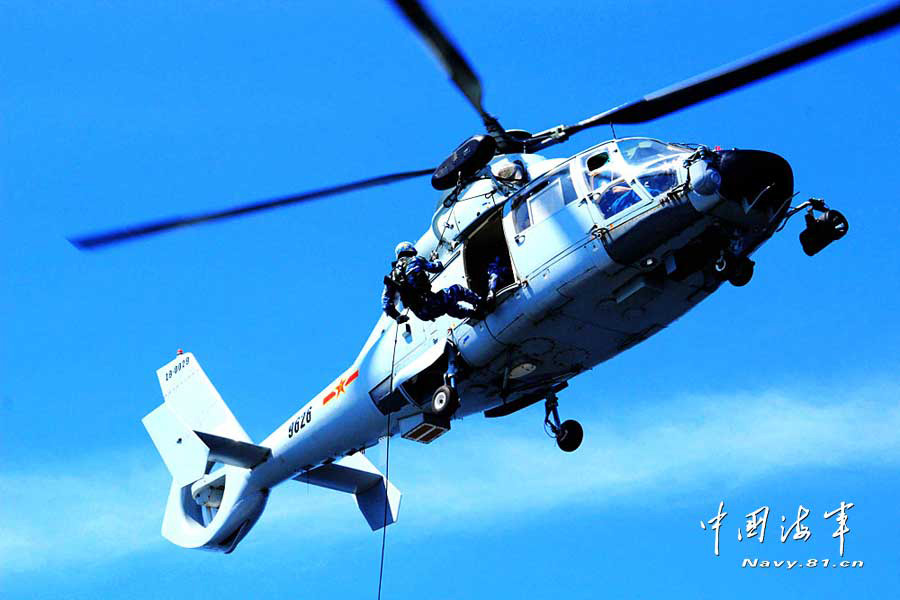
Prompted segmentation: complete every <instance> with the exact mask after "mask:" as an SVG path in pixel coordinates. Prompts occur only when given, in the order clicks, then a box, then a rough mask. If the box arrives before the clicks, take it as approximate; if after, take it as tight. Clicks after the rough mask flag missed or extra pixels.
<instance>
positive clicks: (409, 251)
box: [394, 242, 418, 258]
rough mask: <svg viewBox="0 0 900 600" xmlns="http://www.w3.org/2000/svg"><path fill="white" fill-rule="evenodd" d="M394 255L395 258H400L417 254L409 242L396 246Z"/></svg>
mask: <svg viewBox="0 0 900 600" xmlns="http://www.w3.org/2000/svg"><path fill="white" fill-rule="evenodd" d="M394 253H396V254H397V258H400V257H401V256H415V255H416V254H418V252H416V247H415V246H413V245H412V243H410V242H400V243H399V244H397V247H396V248H394Z"/></svg>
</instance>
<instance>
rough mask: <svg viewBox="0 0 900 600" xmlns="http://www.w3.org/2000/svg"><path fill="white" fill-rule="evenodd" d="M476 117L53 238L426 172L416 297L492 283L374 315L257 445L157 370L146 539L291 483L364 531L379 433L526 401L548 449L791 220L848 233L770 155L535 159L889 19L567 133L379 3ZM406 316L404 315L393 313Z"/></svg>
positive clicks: (230, 541) (821, 239)
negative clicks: (380, 159) (388, 152)
mask: <svg viewBox="0 0 900 600" xmlns="http://www.w3.org/2000/svg"><path fill="white" fill-rule="evenodd" d="M396 4H397V6H398V8H399V9H400V11H401V13H402V14H403V15H404V16H405V17H406V18H407V19H408V20H409V22H410V23H411V24H412V26H413V27H414V28H415V29H416V30H417V31H419V33H420V34H421V35H422V36H423V37H424V38H425V39H426V40H427V41H428V42H429V44H430V45H431V46H432V48H433V50H434V51H435V52H436V54H437V55H438V57H439V58H440V59H441V61H442V62H443V63H444V66H445V68H446V69H447V71H448V72H449V74H450V76H451V78H452V80H453V81H454V82H455V83H456V85H457V87H459V89H460V90H461V91H462V92H463V94H464V95H465V97H466V98H467V99H468V100H469V101H470V103H471V104H472V105H473V107H474V108H475V109H476V111H478V113H479V115H481V117H482V120H483V122H484V126H485V130H486V134H479V135H474V136H471V137H469V138H468V139H466V140H465V141H464V142H463V143H462V144H461V145H460V146H459V147H458V148H457V149H456V150H454V152H453V153H451V154H450V156H449V157H448V158H447V159H446V160H445V161H444V162H443V163H442V164H441V165H440V166H439V167H438V168H437V169H427V170H419V171H408V172H402V173H395V174H391V175H385V176H380V177H375V178H370V179H366V180H363V181H358V182H354V183H350V184H345V185H341V186H335V187H331V188H326V189H323V190H316V191H312V192H307V193H304V194H299V195H295V196H289V197H285V198H278V199H275V200H270V201H265V202H262V203H253V204H248V205H244V206H239V207H235V208H230V209H226V210H222V211H217V212H215V213H208V214H203V215H196V216H190V217H180V218H176V219H168V220H163V221H157V222H154V223H150V224H145V225H138V226H135V227H130V228H126V229H123V230H118V231H115V232H112V233H109V234H101V235H98V236H87V237H82V238H78V239H75V240H73V242H74V243H75V244H76V245H77V246H79V247H82V248H95V247H99V246H102V245H105V244H109V243H113V242H117V241H123V240H127V239H134V238H137V237H141V236H144V235H148V234H151V233H158V232H162V231H166V230H170V229H175V228H179V227H184V226H188V225H193V224H198V223H203V222H208V221H214V220H221V219H225V218H230V217H235V216H239V215H243V214H248V213H251V212H255V211H259V210H264V209H271V208H275V207H280V206H285V205H288V204H295V203H299V202H303V201H307V200H312V199H316V198H322V197H326V196H332V195H335V194H339V193H344V192H349V191H353V190H359V189H364V188H367V187H371V186H374V185H382V184H387V183H391V182H393V181H400V180H403V179H410V178H414V177H420V176H427V175H431V178H432V186H433V187H434V188H435V189H436V190H437V191H439V192H440V197H439V198H438V201H437V206H436V209H435V212H434V216H433V218H432V220H431V223H430V224H429V226H428V228H427V230H426V231H425V233H424V234H423V235H422V236H421V237H420V238H419V239H418V241H417V242H416V244H415V245H416V248H417V249H418V252H419V253H420V254H421V255H423V256H429V257H432V258H433V259H435V260H440V261H441V262H442V264H443V266H444V268H443V270H442V271H441V272H440V273H438V274H436V275H435V277H434V278H433V279H432V282H431V284H432V288H433V289H442V288H446V287H448V286H450V285H453V284H462V285H465V286H466V287H469V288H470V289H472V290H473V291H475V292H476V293H478V294H480V295H485V294H486V293H487V291H488V281H487V265H488V263H489V262H490V261H493V260H500V261H501V262H503V263H504V264H505V265H506V266H507V267H508V269H509V271H510V273H511V276H510V278H509V280H508V281H507V282H505V285H503V286H502V287H500V288H499V289H498V290H497V293H496V296H495V299H494V306H493V308H492V310H491V311H490V312H489V313H488V314H486V315H485V316H484V317H483V318H473V319H457V318H451V317H448V316H445V317H440V318H438V319H436V320H434V321H423V320H420V319H418V318H416V317H415V315H414V314H408V316H409V321H407V322H406V323H403V324H397V323H395V322H394V321H392V320H391V319H390V318H388V317H387V316H386V315H382V316H381V317H380V319H379V320H378V322H377V323H376V325H375V327H374V329H373V331H372V333H371V334H370V336H369V338H368V340H367V341H366V343H365V344H364V346H363V348H362V350H361V351H360V353H359V356H358V357H357V358H356V360H354V361H353V363H352V364H351V365H350V366H349V367H348V368H347V369H345V370H344V371H343V372H342V373H341V374H340V375H339V376H338V377H337V378H335V379H334V381H333V382H332V383H331V384H329V385H328V386H326V387H325V388H324V389H323V390H322V391H321V392H320V393H319V394H317V395H316V396H315V397H313V398H312V399H311V400H310V401H309V402H308V403H306V404H305V405H303V406H302V407H301V408H300V409H299V410H298V411H297V412H295V413H294V414H293V415H292V416H291V417H290V418H289V419H288V420H287V421H285V422H284V423H283V424H282V425H281V426H280V427H278V428H277V429H276V430H275V431H274V432H273V433H272V434H271V435H270V436H268V437H267V438H266V439H265V440H263V441H261V442H259V443H258V444H254V443H253V442H252V441H251V440H250V438H249V436H247V434H246V432H244V430H243V429H242V428H241V426H240V424H239V423H238V421H237V419H235V417H234V415H233V414H232V413H231V411H230V409H229V408H228V407H227V405H226V404H225V403H224V401H223V400H222V398H221V397H220V396H219V394H218V392H217V391H216V390H215V387H214V386H213V384H212V383H211V381H210V380H209V378H208V377H207V376H206V374H205V373H204V371H203V369H202V368H201V367H200V366H199V364H198V361H197V359H196V357H194V356H193V355H192V354H190V353H180V354H178V355H177V356H176V357H175V359H174V360H172V361H170V362H169V363H167V364H166V365H165V366H163V367H162V368H161V369H159V370H158V371H157V376H158V379H159V382H160V386H161V388H162V391H163V395H164V398H165V401H164V403H163V404H162V405H161V406H160V407H158V408H157V409H155V410H154V411H153V412H151V413H150V414H149V415H147V416H146V417H145V418H144V425H145V427H146V429H147V430H148V432H149V433H150V436H151V438H152V439H153V442H154V444H155V445H156V447H157V449H158V450H159V452H160V454H161V456H162V458H163V460H164V462H165V463H166V465H167V467H168V468H169V470H170V472H171V474H172V478H173V482H172V486H171V488H170V492H169V500H168V504H167V508H166V513H165V516H164V520H163V535H164V536H165V537H166V538H168V539H169V540H170V541H172V542H174V543H176V544H178V545H181V546H184V547H192V548H204V549H208V550H217V551H223V552H231V551H233V550H234V549H235V547H236V546H237V545H238V543H239V542H240V541H241V540H242V539H243V538H244V536H246V535H247V533H248V532H249V530H250V529H251V528H252V526H253V525H254V524H255V523H256V521H257V520H258V519H259V517H260V515H261V514H262V512H263V510H264V508H265V506H266V502H267V499H268V496H269V491H270V490H271V489H272V488H273V487H274V486H276V485H278V484H279V483H282V482H284V481H287V480H296V481H300V482H306V483H310V484H313V485H319V486H322V487H326V488H330V489H335V490H339V491H343V492H346V493H351V494H353V495H354V497H355V499H356V501H357V504H358V506H359V508H360V510H361V512H362V513H363V516H364V517H365V519H366V521H367V522H368V524H369V525H370V527H371V528H372V529H373V530H377V529H380V528H383V527H385V526H387V525H389V524H391V523H393V522H395V521H396V519H397V517H398V514H399V505H400V497H401V496H400V492H399V491H398V490H397V489H396V487H395V486H393V484H391V483H390V482H389V481H388V479H387V477H385V476H384V475H383V474H382V473H381V472H380V471H379V470H378V469H377V468H376V467H375V466H374V465H373V464H372V463H371V462H370V461H369V460H368V459H367V458H366V456H365V450H366V448H370V447H372V446H374V445H376V444H378V443H379V441H380V440H382V439H384V438H385V437H386V436H387V437H390V436H393V435H397V434H400V436H401V437H403V438H405V439H408V440H411V441H415V442H420V443H431V442H433V441H434V440H436V439H437V438H439V437H441V436H442V435H444V434H446V433H447V432H449V431H450V430H451V424H452V422H453V421H454V420H456V419H458V418H461V417H464V416H467V415H472V414H476V413H483V414H484V415H485V416H486V417H488V418H498V417H503V416H506V415H509V414H512V413H514V412H517V411H519V410H522V409H524V408H526V407H528V406H531V405H533V404H536V403H539V402H542V401H543V402H544V408H545V410H544V424H545V427H546V428H547V431H548V432H549V433H550V434H551V437H552V438H553V439H555V441H556V443H557V445H558V446H559V447H560V449H562V450H563V451H568V452H571V451H574V450H576V449H577V448H578V446H579V445H580V442H581V440H582V436H583V431H582V428H581V426H580V425H579V424H578V423H577V421H575V420H571V419H569V420H562V419H561V417H560V413H559V405H558V399H557V394H559V393H560V392H561V391H562V390H563V389H565V387H566V385H567V382H568V381H569V380H570V379H572V378H573V377H575V376H577V375H579V374H581V373H583V372H585V371H587V370H589V369H591V368H592V367H594V366H596V365H598V364H600V363H602V362H604V361H606V360H609V359H610V358H612V357H614V356H616V355H618V354H619V353H621V352H623V351H624V350H627V349H629V348H631V347H633V346H635V345H637V344H639V343H641V342H642V341H644V340H646V339H648V338H649V337H651V336H653V335H654V334H656V333H658V332H659V331H661V330H662V329H663V328H665V327H666V326H668V325H669V324H670V323H672V322H674V321H675V320H676V319H678V318H679V317H680V316H682V315H684V314H685V313H686V312H688V311H689V310H690V309H691V308H693V307H694V306H696V305H697V304H698V303H699V302H700V301H702V300H703V299H705V298H707V297H708V296H710V295H711V294H713V293H714V292H715V291H716V290H718V289H719V287H720V286H722V285H724V284H728V285H736V286H741V285H746V284H747V283H748V282H749V281H750V279H751V278H752V275H753V268H754V263H753V261H752V259H751V256H752V254H753V253H754V252H755V251H756V250H757V249H758V248H759V247H760V246H761V245H762V244H764V243H765V242H766V241H767V240H768V239H769V238H770V237H771V236H772V235H774V234H775V233H776V232H777V231H779V230H780V229H782V228H783V226H784V225H785V223H786V222H787V220H788V219H789V218H791V217H792V216H794V215H797V214H801V213H804V212H805V222H806V228H805V229H804V231H803V233H801V239H800V241H801V247H802V248H803V250H804V252H805V253H806V254H809V255H814V254H816V253H818V252H820V251H821V250H823V249H824V248H825V247H826V246H828V245H829V244H831V243H832V242H834V241H837V240H839V239H840V238H841V237H843V235H845V234H846V233H847V231H848V223H847V220H846V219H845V218H844V217H843V215H841V213H839V212H838V211H835V210H833V209H831V208H830V207H828V206H827V205H826V203H825V202H824V201H823V200H821V199H815V198H813V199H810V200H808V201H806V202H804V203H801V204H799V205H797V206H793V205H792V201H793V174H792V172H791V168H790V165H789V164H788V163H787V161H785V160H784V159H783V158H781V157H779V156H777V155H775V154H772V153H769V152H765V151H758V150H739V149H730V150H722V149H721V148H709V147H706V146H703V145H695V144H681V143H666V142H662V141H659V140H654V139H650V138H624V139H612V140H609V141H606V142H603V143H601V144H598V145H595V146H592V147H591V148H588V149H586V150H583V151H581V152H578V153H577V154H575V155H574V156H571V157H569V158H565V159H552V158H545V157H543V156H542V155H541V154H540V152H542V151H543V150H545V149H547V148H549V147H551V146H553V145H555V144H557V143H560V142H562V141H565V140H566V139H568V138H569V137H570V136H572V135H574V134H575V133H578V132H580V131H582V130H584V129H588V128H591V127H595V126H600V125H610V126H612V125H615V124H627V123H641V122H646V121H649V120H652V119H655V118H657V117H659V116H663V115H666V114H670V113H672V112H675V111H677V110H679V109H681V108H684V107H687V106H690V105H691V104H694V103H697V102H700V101H703V100H706V99H708V98H711V97H714V96H716V95H719V94H721V93H724V92H727V91H729V90H732V89H735V88H737V87H739V86H742V85H745V84H747V83H750V82H753V81H756V80H759V79H762V78H764V77H766V76H768V75H770V74H773V73H776V72H778V71H781V70H784V69H786V68H789V67H791V66H793V65H796V64H798V63H800V62H803V61H806V60H810V59H812V58H815V57H817V56H820V55H822V54H824V53H826V52H829V51H831V50H834V49H837V48H839V47H841V46H844V45H846V44H849V43H851V42H853V41H856V40H858V39H861V38H863V37H866V36H868V35H871V34H874V33H877V32H879V31H883V30H885V29H888V28H890V27H893V26H895V25H896V24H897V23H898V22H900V6H898V5H896V4H895V5H893V6H891V7H889V8H885V9H882V10H880V11H878V12H877V13H874V14H871V15H869V16H867V17H864V18H861V19H858V20H855V21H853V22H850V23H847V24H844V25H841V26H840V27H838V28H836V29H833V30H830V31H828V32H826V33H823V34H818V35H815V36H813V37H811V38H808V39H806V40H804V41H801V42H799V43H796V44H792V45H790V46H788V47H785V48H783V49H780V50H778V51H775V52H772V53H769V54H767V55H765V56H763V57H762V58H758V59H754V60H752V61H749V62H745V63H742V64H739V65H737V66H735V67H731V68H727V69H725V70H723V71H721V72H718V73H715V74H713V75H710V76H705V77H702V78H700V79H697V80H692V81H689V82H687V83H684V84H679V85H677V86H674V87H672V88H667V89H665V90H662V91H660V92H656V93H654V94H650V95H648V96H645V97H644V98H642V99H640V100H638V101H636V102H633V103H629V104H626V105H623V106H620V107H618V108H614V109H611V110H609V111H606V112H604V113H600V114H598V115H596V116H594V117H591V118H589V119H586V120H584V121H581V122H579V123H576V124H574V125H568V126H558V127H553V128H550V129H547V130H545V131H541V132H538V133H535V134H531V133H528V132H525V131H522V130H514V129H505V128H503V127H502V126H501V125H500V123H499V121H498V120H497V119H496V118H495V117H493V116H492V115H490V114H489V113H488V112H487V111H486V110H485V109H484V107H483V106H482V100H481V95H482V94H481V84H480V81H479V80H478V77H477V76H476V75H475V73H474V71H473V70H472V68H471V67H470V66H469V65H468V63H467V61H466V60H465V59H464V58H463V56H462V54H461V53H460V52H459V51H458V49H456V47H455V46H454V45H453V43H452V42H451V41H450V38H449V37H448V36H447V35H446V34H445V33H444V32H443V31H442V30H441V29H440V28H439V27H438V25H437V24H436V23H435V21H434V20H433V19H432V18H431V17H430V16H429V15H428V14H427V12H426V11H425V9H424V8H423V7H422V6H421V5H420V4H419V3H418V2H413V1H397V2H396ZM407 312H408V311H407Z"/></svg>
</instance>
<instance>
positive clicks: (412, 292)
mask: <svg viewBox="0 0 900 600" xmlns="http://www.w3.org/2000/svg"><path fill="white" fill-rule="evenodd" d="M411 260H412V259H411V257H408V256H403V257H401V258H399V259H398V260H397V262H396V263H394V268H393V269H391V274H390V280H391V283H393V285H394V287H395V288H397V292H398V293H399V294H400V300H401V301H402V302H403V305H404V306H407V307H409V308H411V309H413V311H415V309H416V308H418V307H419V306H421V305H422V303H423V302H424V301H425V298H426V297H427V296H428V295H429V294H431V280H430V279H429V278H428V273H427V272H426V271H425V269H419V270H418V272H417V273H414V274H409V273H407V268H408V267H409V263H410V262H411Z"/></svg>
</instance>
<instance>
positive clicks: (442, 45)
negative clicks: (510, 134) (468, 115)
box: [393, 0, 506, 141]
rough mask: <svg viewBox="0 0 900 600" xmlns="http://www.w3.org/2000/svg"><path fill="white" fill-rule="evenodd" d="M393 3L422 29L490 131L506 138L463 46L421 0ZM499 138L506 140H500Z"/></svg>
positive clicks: (420, 30) (420, 31) (397, 0)
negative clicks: (486, 104)
mask: <svg viewBox="0 0 900 600" xmlns="http://www.w3.org/2000/svg"><path fill="white" fill-rule="evenodd" d="M393 2H394V4H395V5H397V8H399V9H400V11H401V12H403V14H404V15H405V16H406V18H407V20H408V21H409V22H410V24H411V25H412V26H413V27H415V28H416V30H418V32H419V35H421V36H422V38H423V39H424V40H425V42H426V43H427V44H428V46H429V47H430V48H431V51H432V52H433V53H434V55H435V56H437V58H438V60H440V61H441V64H442V65H443V66H444V70H446V71H447V74H448V75H450V79H452V80H453V83H455V84H456V87H458V88H459V90H460V91H461V92H462V93H463V95H464V96H465V97H466V98H467V99H468V100H469V102H470V103H471V104H472V106H473V107H474V108H475V110H477V111H478V114H479V115H481V120H482V121H484V124H485V127H487V130H488V133H490V134H491V135H493V136H494V137H495V138H496V137H498V136H500V137H501V138H505V133H506V132H505V131H504V129H503V127H501V125H500V123H499V122H498V121H497V119H495V118H494V117H492V116H491V115H490V114H488V112H487V111H486V110H485V109H484V106H483V105H482V91H481V81H480V80H479V79H478V75H476V74H475V71H473V70H472V67H471V66H470V65H469V62H468V61H467V60H466V59H465V57H464V56H463V55H462V53H461V52H460V51H459V49H457V47H456V46H455V45H454V44H453V42H451V41H450V38H449V37H448V36H447V34H446V33H444V31H443V30H441V28H440V27H438V24H437V22H435V20H434V19H433V18H432V17H431V15H429V14H428V13H427V12H426V11H425V7H423V6H422V4H421V3H419V2H418V0H393ZM498 141H503V140H502V139H498Z"/></svg>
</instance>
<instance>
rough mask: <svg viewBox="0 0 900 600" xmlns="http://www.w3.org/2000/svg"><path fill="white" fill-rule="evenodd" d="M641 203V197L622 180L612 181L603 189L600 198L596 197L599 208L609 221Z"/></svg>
mask: <svg viewBox="0 0 900 600" xmlns="http://www.w3.org/2000/svg"><path fill="white" fill-rule="evenodd" d="M640 201H641V197H640V196H638V195H637V194H636V193H635V191H634V190H633V189H631V186H630V185H628V182H627V181H626V180H625V179H622V178H619V179H616V180H614V181H611V182H610V183H609V184H608V185H606V186H605V187H604V188H603V191H601V192H600V194H599V196H595V202H596V203H597V207H598V208H599V209H600V212H602V213H603V216H604V217H606V218H607V219H609V218H610V217H612V216H613V215H615V214H618V213H620V212H622V211H623V210H625V209H626V208H628V207H629V206H633V205H635V204H637V203H638V202H640Z"/></svg>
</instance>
